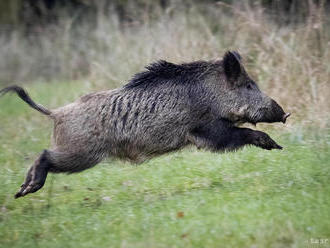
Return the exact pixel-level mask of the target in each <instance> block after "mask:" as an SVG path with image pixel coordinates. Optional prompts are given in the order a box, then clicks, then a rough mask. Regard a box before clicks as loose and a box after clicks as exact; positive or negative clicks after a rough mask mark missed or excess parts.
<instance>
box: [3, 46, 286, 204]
mask: <svg viewBox="0 0 330 248" xmlns="http://www.w3.org/2000/svg"><path fill="white" fill-rule="evenodd" d="M7 92H16V93H17V95H18V96H19V97H20V98H21V99H22V100H23V101H25V102H26V103H27V104H29V105H30V106H31V107H32V108H34V109H36V110H38V111H39V112H40V113H42V114H44V115H47V116H48V117H49V118H50V119H52V120H53V121H54V133H53V142H52V144H53V145H52V147H51V148H50V149H46V150H44V151H43V152H42V153H41V154H40V156H39V157H38V158H37V160H36V161H35V162H34V164H33V165H32V167H31V168H30V169H29V171H28V173H27V176H26V179H25V182H24V183H23V184H22V186H21V188H20V190H19V191H18V193H17V194H16V195H15V197H16V198H18V197H21V196H25V195H27V194H29V193H33V192H36V191H37V190H39V189H40V188H42V187H43V185H44V183H45V181H46V177H47V174H48V172H53V173H59V172H67V173H73V172H79V171H82V170H85V169H88V168H91V167H93V166H94V165H96V164H98V163H99V162H101V161H102V160H103V159H104V158H106V157H117V158H120V159H125V160H129V161H132V162H135V163H141V162H143V161H145V160H146V159H149V158H152V157H154V156H158V155H161V154H164V153H168V152H171V151H175V150H178V149H180V148H183V147H185V146H188V145H195V146H197V147H198V148H202V149H209V150H211V151H215V152H217V151H232V150H237V149H238V148H240V147H243V146H245V145H254V146H257V147H260V148H263V149H267V150H271V149H282V147H281V146H279V145H278V144H276V142H275V141H274V140H272V139H271V138H270V137H269V136H268V135H267V134H266V133H264V132H260V131H255V130H252V129H249V128H239V127H238V124H240V123H246V122H248V123H253V124H256V123H258V122H268V123H271V122H283V123H285V121H286V119H287V117H288V116H289V115H290V114H289V113H285V112H284V111H283V109H282V108H281V107H280V106H279V105H278V104H277V103H276V102H275V101H274V100H273V99H271V98H270V97H268V96H267V95H265V94H264V93H263V92H261V91H260V89H259V88H258V86H257V84H256V83H255V82H254V81H253V80H252V79H251V78H250V77H249V76H248V74H247V72H246V71H245V69H244V67H243V65H242V63H241V56H240V55H239V54H238V53H237V52H230V51H229V52H227V53H225V55H224V57H223V58H222V59H221V60H217V61H196V62H192V63H185V64H179V65H177V64H173V63H170V62H166V61H163V60H161V61H158V62H156V63H153V64H151V65H149V66H147V67H146V70H145V71H143V72H140V73H138V74H136V75H135V76H134V77H133V78H132V79H131V81H130V82H129V83H128V84H126V85H124V86H123V87H121V88H118V89H114V90H107V91H101V92H96V93H92V94H88V95H85V96H82V97H81V98H79V99H78V100H77V101H75V102H73V103H71V104H69V105H66V106H64V107H60V108H57V109H54V110H48V109H47V108H45V107H43V106H41V105H39V104H37V103H35V102H34V101H33V100H32V99H31V98H30V97H29V95H28V94H27V93H26V91H25V90H24V89H22V88H21V87H19V86H10V87H7V88H5V89H2V90H1V91H0V95H3V94H5V93H7Z"/></svg>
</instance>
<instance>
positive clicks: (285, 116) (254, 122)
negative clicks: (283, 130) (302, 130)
mask: <svg viewBox="0 0 330 248" xmlns="http://www.w3.org/2000/svg"><path fill="white" fill-rule="evenodd" d="M283 113H284V112H283ZM289 116H291V113H284V114H283V115H281V116H278V117H277V118H274V117H267V116H266V117H264V118H260V119H259V120H254V119H251V118H243V119H239V120H236V121H234V123H235V124H236V125H240V124H244V123H250V124H252V125H254V126H256V125H257V123H275V122H282V123H283V124H285V122H286V120H287V119H288V117H289Z"/></svg>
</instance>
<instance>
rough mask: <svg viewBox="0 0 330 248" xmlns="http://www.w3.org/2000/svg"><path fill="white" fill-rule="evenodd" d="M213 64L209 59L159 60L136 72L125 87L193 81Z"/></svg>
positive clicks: (201, 76)
mask: <svg viewBox="0 0 330 248" xmlns="http://www.w3.org/2000/svg"><path fill="white" fill-rule="evenodd" d="M211 65H212V64H211V63H209V62H207V61H195V62H192V63H183V64H179V65H178V64H174V63H170V62H167V61H165V60H159V61H157V62H154V63H152V64H150V65H148V66H146V67H145V68H146V69H147V70H145V71H143V72H139V73H137V74H135V75H134V76H133V78H132V79H131V80H130V82H129V83H128V84H126V85H125V86H124V87H125V88H135V87H152V86H156V85H159V84H164V83H175V84H178V83H180V84H184V83H193V82H195V81H196V80H201V79H202V78H203V77H204V76H205V74H206V72H207V71H208V70H209V69H210V67H211Z"/></svg>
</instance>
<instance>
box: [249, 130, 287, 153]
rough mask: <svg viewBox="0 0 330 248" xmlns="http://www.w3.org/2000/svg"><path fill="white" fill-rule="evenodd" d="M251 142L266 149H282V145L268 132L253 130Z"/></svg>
mask: <svg viewBox="0 0 330 248" xmlns="http://www.w3.org/2000/svg"><path fill="white" fill-rule="evenodd" d="M253 144H254V145H255V146H258V147H260V148H263V149H266V150H272V149H279V150H282V149H283V147H282V146H280V145H278V144H277V143H276V142H275V141H274V140H273V139H272V138H271V137H269V135H268V134H266V133H264V132H260V131H255V132H254V140H253Z"/></svg>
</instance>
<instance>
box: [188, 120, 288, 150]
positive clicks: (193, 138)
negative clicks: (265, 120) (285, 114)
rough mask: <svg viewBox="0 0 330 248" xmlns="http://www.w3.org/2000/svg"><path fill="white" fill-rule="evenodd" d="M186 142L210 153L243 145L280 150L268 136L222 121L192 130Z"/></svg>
mask: <svg viewBox="0 0 330 248" xmlns="http://www.w3.org/2000/svg"><path fill="white" fill-rule="evenodd" d="M188 140H189V141H190V142H191V143H193V144H195V145H196V146H197V147H198V148H206V149H209V150H212V151H232V150H237V149H239V148H241V147H243V146H245V145H255V146H257V147H260V148H263V149H267V150H272V149H282V147H281V146H279V145H278V144H276V142H275V141H274V140H272V139H271V138H270V137H269V136H268V134H266V133H264V132H260V131H255V130H252V129H249V128H238V127H235V126H234V125H233V123H231V122H229V121H227V120H223V119H218V120H215V121H212V122H211V123H208V124H205V125H202V126H200V127H197V128H194V129H193V130H192V131H191V132H190V133H189V135H188Z"/></svg>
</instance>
